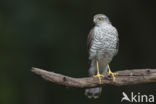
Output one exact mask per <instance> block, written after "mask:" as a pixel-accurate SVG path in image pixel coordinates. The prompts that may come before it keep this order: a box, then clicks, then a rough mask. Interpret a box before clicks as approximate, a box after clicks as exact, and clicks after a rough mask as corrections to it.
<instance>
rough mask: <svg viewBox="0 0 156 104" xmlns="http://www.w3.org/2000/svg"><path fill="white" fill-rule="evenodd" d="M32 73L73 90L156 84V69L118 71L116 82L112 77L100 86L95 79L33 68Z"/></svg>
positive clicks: (105, 79)
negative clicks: (73, 76)
mask: <svg viewBox="0 0 156 104" xmlns="http://www.w3.org/2000/svg"><path fill="white" fill-rule="evenodd" d="M32 72H34V73H36V74H38V75H40V76H42V77H43V78H44V79H45V80H48V81H50V82H52V83H55V84H58V85H63V86H66V87H73V88H91V87H97V86H106V85H114V86H123V85H135V84H143V83H155V82H156V69H135V70H134V69H133V70H123V71H117V72H118V73H119V74H118V75H117V76H116V80H115V81H114V82H113V81H112V79H111V77H107V78H103V79H102V82H101V84H99V79H98V78H94V77H88V78H72V77H68V76H65V75H61V74H57V73H54V72H49V71H45V70H42V69H39V68H32Z"/></svg>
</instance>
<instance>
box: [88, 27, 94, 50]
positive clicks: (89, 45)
mask: <svg viewBox="0 0 156 104" xmlns="http://www.w3.org/2000/svg"><path fill="white" fill-rule="evenodd" d="M93 38H94V28H92V29H91V30H90V32H89V34H88V39H87V48H88V51H89V49H90V47H91V45H92V40H93Z"/></svg>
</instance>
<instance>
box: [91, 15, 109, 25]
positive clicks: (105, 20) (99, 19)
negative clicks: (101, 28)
mask: <svg viewBox="0 0 156 104" xmlns="http://www.w3.org/2000/svg"><path fill="white" fill-rule="evenodd" d="M93 22H94V23H95V24H96V25H100V24H102V23H109V24H110V21H109V18H108V17H107V16H106V15H104V14H96V15H94V17H93Z"/></svg>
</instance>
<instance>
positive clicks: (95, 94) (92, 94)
mask: <svg viewBox="0 0 156 104" xmlns="http://www.w3.org/2000/svg"><path fill="white" fill-rule="evenodd" d="M99 66H100V69H101V70H100V74H103V75H105V76H106V73H107V71H108V68H107V66H106V65H99ZM89 73H90V76H93V75H96V74H97V71H96V65H91V66H90V68H89ZM101 92H102V87H96V88H89V89H86V90H85V95H86V96H88V98H94V99H97V98H99V97H100V95H101Z"/></svg>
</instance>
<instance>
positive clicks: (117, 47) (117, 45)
mask: <svg viewBox="0 0 156 104" xmlns="http://www.w3.org/2000/svg"><path fill="white" fill-rule="evenodd" d="M114 29H115V31H114V32H113V34H115V35H116V36H117V44H116V50H117V51H116V53H115V55H116V54H117V53H118V50H119V37H118V36H119V34H118V31H117V29H116V28H115V27H114Z"/></svg>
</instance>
